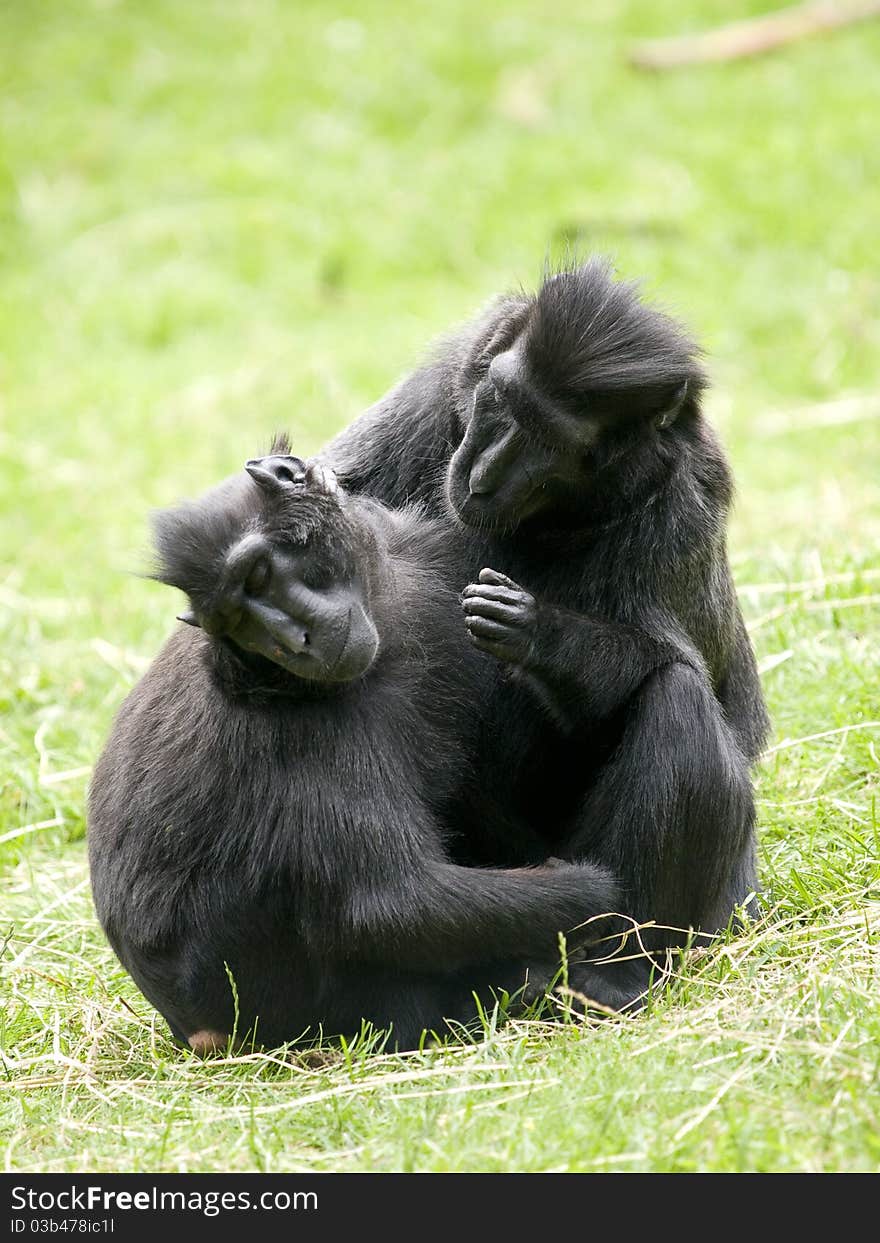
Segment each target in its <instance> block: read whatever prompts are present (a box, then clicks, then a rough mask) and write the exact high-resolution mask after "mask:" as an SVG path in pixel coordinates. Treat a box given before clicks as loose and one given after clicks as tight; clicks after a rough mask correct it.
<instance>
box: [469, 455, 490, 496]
mask: <svg viewBox="0 0 880 1243" xmlns="http://www.w3.org/2000/svg"><path fill="white" fill-rule="evenodd" d="M485 456H486V455H485V454H482V455H481V456H480V457H479V458H478V459H477V462H476V465H475V466H474V468H473V470H472V471H471V473H470V478H469V479H468V491H469V492H470V494H471V496H490V495H491V494H492V493H493V492H494V491H495V481H494V478H493V471H492V463H491V462H489V463H486V462H485V461H484V458H485Z"/></svg>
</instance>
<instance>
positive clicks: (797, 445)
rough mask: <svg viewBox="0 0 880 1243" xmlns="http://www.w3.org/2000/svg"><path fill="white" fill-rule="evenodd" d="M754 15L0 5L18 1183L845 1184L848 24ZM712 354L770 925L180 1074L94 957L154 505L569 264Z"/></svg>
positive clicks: (509, 7)
mask: <svg viewBox="0 0 880 1243" xmlns="http://www.w3.org/2000/svg"><path fill="white" fill-rule="evenodd" d="M763 7H766V6H765V5H763V4H762V3H757V2H755V3H750V2H744V0H743V2H740V3H737V4H736V5H735V6H731V5H730V4H728V3H722V0H712V2H711V3H698V2H697V0H690V2H688V0H676V2H675V3H669V4H666V5H662V6H658V5H654V4H650V3H648V0H640V2H638V3H636V2H634V3H629V4H626V3H615V2H614V0H602V2H601V3H598V4H595V5H586V4H583V3H580V2H577V0H557V2H556V3H555V4H554V5H552V6H550V7H549V8H548V6H546V5H538V4H535V3H526V2H525V0H491V2H487V3H485V4H482V5H479V6H475V5H473V4H471V3H465V2H464V0H450V3H446V4H444V5H442V6H437V5H436V4H427V3H422V2H421V0H418V2H415V3H414V2H413V0H407V2H406V3H403V0H401V2H400V3H381V4H380V3H378V2H377V0H365V2H364V3H361V4H359V5H356V6H351V7H350V8H349V9H348V10H346V11H343V12H341V13H338V14H333V13H331V11H330V9H329V6H327V5H326V4H324V3H319V2H317V0H300V3H297V4H295V5H294V4H290V5H283V4H277V3H273V2H272V0H250V2H249V3H245V2H244V0H241V2H240V3H232V2H231V0H230V2H228V3H224V2H222V0H215V2H208V0H191V2H189V3H187V4H179V3H172V0H166V2H162V0H152V2H149V3H148V2H147V0H141V2H139V3H137V4H135V3H122V2H118V3H112V2H111V0H102V2H100V3H99V2H97V0H96V2H95V3H92V4H88V3H84V2H74V3H70V2H69V0H63V2H62V0H57V2H52V0H43V2H42V3H40V4H20V3H5V4H2V5H0V48H2V52H0V56H2V91H0V131H2V139H0V142H2V146H0V262H2V271H3V281H2V288H0V385H2V389H0V401H2V415H0V418H2V422H0V489H2V492H0V494H2V497H3V501H2V505H3V524H2V541H3V544H2V558H3V563H4V564H3V569H2V574H0V614H2V627H3V632H2V633H3V640H2V651H0V707H2V722H0V748H2V771H0V780H2V786H0V885H2V898H0V901H2V912H0V946H3V954H2V959H0V1002H2V1020H0V1048H2V1066H3V1067H4V1069H5V1073H4V1074H0V1153H2V1161H3V1163H4V1164H5V1166H6V1167H7V1168H11V1169H19V1170H67V1169H88V1170H116V1169H142V1170H160V1169H162V1170H178V1169H180V1170H199V1169H205V1170H221V1169H238V1170H244V1169H266V1170H281V1169H295V1170H325V1169H330V1170H343V1169H352V1170H367V1169H379V1170H391V1169H408V1170H410V1169H413V1170H449V1169H459V1170H507V1169H514V1170H545V1169H561V1170H592V1169H612V1170H616V1169H627V1170H629V1169H648V1170H707V1169H712V1170H746V1169H760V1170H841V1169H859V1170H864V1169H877V1168H878V1167H880V1138H878V1136H880V1097H878V1091H877V1088H878V1054H877V1049H878V1047H880V1045H878V1041H880V1006H878V997H880V990H878V987H877V984H878V981H877V970H878V953H877V939H878V936H880V907H878V905H877V902H878V888H877V882H878V874H877V856H878V852H877V845H878V814H877V804H876V797H877V789H878V777H880V754H878V747H880V723H878V722H880V702H878V699H880V696H878V659H880V630H878V625H877V617H878V611H877V605H878V602H880V556H878V551H877V550H878V537H880V398H878V394H877V389H878V378H880V363H878V358H880V326H878V325H880V316H878V311H880V270H878V259H880V254H878V248H877V221H878V219H880V146H878V144H877V141H876V117H877V116H878V114H880V76H878V74H877V71H876V66H877V63H878V57H880V25H874V26H870V25H866V26H863V27H859V28H855V29H852V30H850V31H846V32H843V33H840V34H838V35H836V36H834V37H833V38H828V39H820V40H815V41H812V42H809V43H803V44H801V45H799V46H797V47H793V48H791V49H789V50H787V51H786V52H784V53H782V54H779V55H775V56H772V57H768V58H765V59H763V60H760V61H755V62H752V63H742V64H735V65H730V66H727V67H715V68H709V69H694V70H688V71H682V72H680V73H677V74H674V75H669V76H663V77H654V76H649V75H639V74H636V73H635V72H633V71H631V70H629V69H627V67H626V65H625V60H624V52H625V48H626V46H627V43H628V41H629V40H630V39H631V38H633V37H635V36H641V35H645V34H661V33H667V32H669V31H670V30H684V29H689V28H697V27H699V26H702V25H706V24H710V23H711V22H713V21H717V20H720V19H721V18H722V16H724V15H729V14H730V13H731V11H732V9H733V8H735V9H736V10H737V11H738V12H741V13H746V12H749V11H758V10H760V9H761V8H763ZM572 242H573V243H575V244H577V245H579V246H580V247H581V248H582V249H584V250H586V251H592V250H602V251H604V252H606V253H610V254H612V255H613V256H614V257H615V258H616V260H617V261H618V263H619V265H620V267H621V269H622V270H623V271H624V272H625V273H626V274H628V275H634V274H640V275H644V276H645V278H646V283H647V287H648V289H649V290H650V291H652V292H653V293H655V294H659V295H660V296H661V297H662V299H663V300H664V301H665V302H666V303H667V304H669V305H671V306H672V307H674V308H675V309H676V310H678V311H679V312H681V313H682V314H683V315H684V316H685V317H686V318H687V319H688V320H689V322H690V323H691V324H692V325H693V326H694V328H695V329H696V330H697V331H698V333H699V334H700V335H701V336H702V338H703V339H704V340H705V341H706V343H707V347H708V349H709V355H710V361H711V368H712V371H713V374H714V377H715V381H716V387H715V393H714V397H713V399H712V412H713V415H714V417H715V419H716V421H717V422H718V423H719V424H720V426H721V428H722V431H723V433H724V436H725V438H726V440H727V443H728V445H729V447H730V451H731V456H732V458H733V462H734V467H735V469H736V472H737V477H738V479H739V486H740V500H739V507H738V510H737V514H736V517H735V520H734V525H733V530H732V537H731V551H732V556H733V559H734V564H735V568H736V574H737V580H738V583H739V586H740V589H741V592H742V598H743V603H744V607H745V609H746V612H747V616H748V618H749V621H750V624H751V626H752V632H753V635H754V640H755V643H756V645H757V648H758V652H759V656H760V659H761V661H762V667H763V669H764V671H765V684H766V690H767V695H768V698H769V701H770V705H771V709H772V712H773V718H774V725H775V740H774V742H773V744H772V745H771V749H770V751H769V753H768V756H767V758H766V760H765V762H764V763H763V765H762V766H761V769H760V772H759V774H758V780H759V796H760V819H761V841H762V870H763V879H764V882H765V884H766V886H767V887H768V891H769V899H770V905H771V909H770V913H769V914H768V916H767V918H766V920H765V921H764V923H763V924H762V925H760V926H758V927H757V928H755V929H754V931H753V932H752V933H751V934H750V935H748V936H746V937H744V938H742V939H740V940H739V941H737V942H735V943H731V944H730V945H728V946H726V947H722V949H721V950H720V951H719V953H718V954H717V955H716V956H714V957H710V958H708V959H703V960H701V961H699V962H694V963H693V964H691V965H690V966H689V967H688V969H687V972H686V974H685V976H684V977H683V978H682V979H681V980H680V981H679V982H678V983H677V984H676V985H675V986H674V987H673V988H672V990H671V991H670V993H669V995H668V996H665V997H663V998H661V999H659V1000H658V1002H657V1004H656V1005H655V1006H654V1008H653V1009H652V1011H651V1013H649V1014H648V1015H646V1016H644V1017H642V1018H640V1019H639V1020H637V1021H621V1022H618V1023H607V1024H605V1025H604V1026H602V1027H600V1028H599V1029H596V1030H583V1029H581V1028H580V1027H578V1026H577V1025H570V1026H567V1027H557V1028H555V1029H552V1030H548V1029H546V1028H543V1027H540V1026H537V1025H529V1024H521V1025H518V1026H514V1027H511V1028H507V1029H505V1030H504V1031H498V1032H495V1031H490V1034H489V1038H488V1039H487V1041H486V1042H485V1043H483V1044H480V1045H475V1046H469V1047H468V1046H464V1047H461V1048H459V1049H455V1050H450V1051H430V1052H426V1053H425V1054H423V1055H419V1056H412V1057H407V1058H398V1057H378V1056H370V1055H369V1053H368V1052H367V1050H358V1049H357V1048H355V1049H354V1050H349V1051H348V1052H347V1053H345V1054H340V1055H337V1056H335V1057H328V1058H327V1059H325V1060H324V1061H323V1062H320V1063H318V1062H315V1061H314V1060H311V1061H309V1060H299V1061H295V1062H293V1063H288V1062H285V1061H283V1060H281V1059H275V1058H271V1057H262V1056H260V1057H254V1058H251V1059H244V1060H240V1061H229V1062H226V1063H220V1064H217V1065H204V1064H201V1063H198V1062H195V1061H194V1060H192V1059H189V1058H188V1057H184V1056H182V1055H181V1054H179V1053H178V1052H176V1051H175V1050H174V1049H173V1048H172V1047H171V1045H170V1043H169V1041H168V1039H167V1037H166V1034H165V1032H164V1030H163V1028H162V1025H161V1024H160V1023H159V1022H157V1021H156V1020H155V1018H154V1016H153V1015H152V1014H151V1012H150V1009H149V1007H148V1006H147V1004H146V1003H145V1002H144V1001H143V1000H142V999H141V998H140V996H139V995H138V994H137V992H136V990H135V989H134V988H133V986H132V985H131V984H130V982H129V981H128V980H127V979H126V978H125V976H124V975H123V973H122V972H121V970H120V969H119V968H118V967H117V966H116V965H115V963H114V961H113V959H112V957H111V955H110V954H109V953H108V951H107V949H106V947H105V945H104V943H103V941H102V937H101V935H100V933H99V931H98V930H97V928H96V925H95V921H94V917H93V914H92V909H91V905H90V901H89V895H88V885H87V874H86V865H85V855H84V843H83V837H84V832H85V826H84V821H83V803H84V794H85V788H86V781H87V777H88V771H89V767H90V765H91V764H92V763H93V761H94V759H95V756H96V754H97V752H98V749H99V747H100V745H101V741H102V738H103V737H104V735H105V733H106V730H107V728H108V725H109V722H110V719H111V716H112V713H113V711H114V709H115V707H116V706H117V704H118V703H119V701H120V699H121V698H122V696H123V695H124V693H125V692H126V690H127V689H128V688H129V687H130V686H131V685H132V683H133V681H134V680H135V679H136V678H137V676H138V675H139V673H140V672H141V670H142V669H143V668H144V665H145V662H146V661H147V660H148V659H149V657H150V655H151V654H152V653H153V652H154V651H155V650H156V648H157V647H158V645H159V642H160V640H161V638H162V636H163V635H164V634H165V633H166V632H167V631H168V629H169V626H170V624H171V614H170V607H171V606H170V605H169V601H168V598H167V595H166V593H165V592H164V591H163V590H162V589H160V588H158V587H156V586H154V585H151V584H149V583H146V582H143V581H140V580H138V579H137V578H135V577H133V576H131V575H130V574H129V571H130V570H132V569H137V568H139V567H142V566H143V565H144V563H145V551H144V550H145V543H146V523H145V517H146V514H147V512H148V510H149V508H150V506H152V505H156V504H164V503H168V502H170V501H171V500H173V499H175V498H176V497H177V496H179V495H181V494H189V493H192V492H194V491H196V490H198V489H201V488H202V487H203V486H205V485H207V484H208V483H210V482H213V481H214V479H215V478H217V477H218V476H219V475H221V474H222V473H224V472H228V471H231V470H233V469H236V468H237V467H238V466H239V465H240V463H241V461H242V460H243V458H245V457H246V456H249V455H251V454H252V453H253V452H254V451H255V450H258V449H260V448H262V447H264V446H265V445H266V443H267V440H268V436H269V433H270V432H271V430H272V429H274V428H276V427H288V428H290V429H291V431H292V432H293V433H294V436H295V442H296V445H297V446H298V447H300V448H301V449H302V450H304V451H305V450H310V449H312V448H314V447H315V446H317V445H318V444H319V443H321V441H322V440H323V439H325V438H326V437H327V436H328V435H329V434H330V433H331V432H332V431H333V430H334V429H335V428H337V427H338V426H340V425H341V424H343V423H344V422H345V421H346V420H347V419H349V418H350V417H351V416H352V415H354V414H355V413H356V412H357V411H358V410H359V409H360V408H362V407H363V406H364V405H365V404H367V403H368V402H369V401H370V400H371V399H372V398H374V397H375V396H376V395H377V394H378V393H380V392H381V391H382V390H384V389H385V388H386V387H387V386H388V385H389V384H390V383H391V381H392V380H393V379H394V378H395V377H396V375H397V374H399V372H400V371H401V370H402V369H404V368H405V367H407V366H409V365H411V364H412V363H413V362H414V361H415V359H416V358H417V356H418V354H419V351H420V350H421V348H422V347H423V345H424V343H425V342H426V341H427V340H428V339H429V338H430V337H431V336H432V335H434V334H435V333H437V332H438V331H441V330H442V329H444V328H445V327H446V326H448V325H449V324H451V323H453V322H455V321H456V320H457V319H459V318H461V317H463V316H464V315H465V314H467V313H468V312H469V311H470V310H471V309H473V308H474V307H475V306H477V305H478V304H479V303H480V302H481V301H482V300H484V299H485V298H486V297H488V296H489V295H490V294H491V293H492V292H493V291H494V290H496V289H498V288H503V287H506V286H509V285H511V284H515V283H517V282H520V281H522V282H525V283H531V282H532V281H533V280H534V279H535V277H536V276H537V275H538V274H539V272H540V268H541V265H542V263H543V261H544V258H545V256H546V255H547V254H548V253H550V254H553V253H557V252H558V251H559V250H560V249H562V248H563V247H564V246H565V245H567V244H570V243H572Z"/></svg>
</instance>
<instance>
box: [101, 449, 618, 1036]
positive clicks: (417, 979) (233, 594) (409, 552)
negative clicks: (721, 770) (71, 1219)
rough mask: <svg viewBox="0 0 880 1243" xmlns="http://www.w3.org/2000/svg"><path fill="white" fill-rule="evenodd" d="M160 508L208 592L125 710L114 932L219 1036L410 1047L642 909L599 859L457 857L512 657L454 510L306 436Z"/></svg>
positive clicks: (144, 980)
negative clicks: (490, 863)
mask: <svg viewBox="0 0 880 1243" xmlns="http://www.w3.org/2000/svg"><path fill="white" fill-rule="evenodd" d="M246 470H247V473H244V472H242V474H241V475H240V476H238V477H233V478H232V479H230V480H227V481H226V482H225V483H224V484H222V485H220V487H219V488H217V489H215V490H214V491H212V492H211V493H209V494H208V495H207V496H206V497H204V498H203V499H202V500H201V501H198V502H194V503H190V504H185V505H183V506H180V507H178V508H176V509H172V510H168V511H165V512H162V513H160V514H159V515H158V516H157V519H156V526H155V533H156V544H157V549H158V558H159V564H158V569H157V572H156V577H157V578H158V579H160V580H161V581H163V582H165V583H168V584H171V585H173V586H175V587H178V588H180V589H182V590H183V591H184V592H186V594H187V595H188V596H189V602H190V608H189V610H188V611H187V612H186V613H185V614H183V616H182V617H181V620H182V621H185V622H188V623H189V625H187V626H181V627H180V629H179V630H178V631H177V632H176V633H175V634H174V635H173V636H172V637H171V639H170V640H169V641H168V643H167V644H166V646H165V647H164V649H163V650H162V651H161V653H160V654H159V656H158V657H157V658H156V660H155V661H154V663H153V664H152V666H151V668H150V669H149V671H148V672H147V673H146V675H145V676H144V678H143V679H142V681H141V682H140V683H139V684H138V686H137V687H136V688H135V689H134V690H133V691H132V692H131V694H130V695H129V696H128V698H127V699H126V701H125V702H124V704H123V705H122V707H121V709H120V711H119V714H118V716H117V718H116V722H115V725H114V727H113V731H112V734H111V736H110V739H109V742H108V744H107V746H106V748H105V750H104V753H103V754H102V756H101V758H100V761H99V763H98V765H97V768H96V770H95V774H94V779H93V782H92V787H91V791H90V801H89V856H90V864H91V877H92V887H93V893H94V899H95V906H96V909H97V912H98V916H99V919H100V921H101V924H102V926H103V928H104V930H105V932H106V934H107V937H108V939H109V941H110V943H111V945H112V946H113V949H114V950H115V952H116V954H117V955H118V957H119V959H120V961H121V962H122V964H123V965H124V966H125V967H126V968H127V970H128V971H129V972H130V973H131V975H132V976H133V977H134V979H135V981H136V983H137V984H138V986H139V988H140V989H141V991H142V992H143V993H144V995H145V996H146V997H147V998H148V999H149V1001H150V1002H152V1004H153V1005H155V1007H156V1008H157V1009H158V1010H159V1011H160V1012H161V1013H162V1015H163V1016H164V1017H165V1019H166V1020H167V1022H168V1023H169V1025H170V1027H171V1030H172V1032H173V1034H174V1036H175V1037H176V1038H177V1039H178V1040H179V1041H181V1042H183V1041H188V1042H189V1044H190V1045H191V1046H192V1047H193V1048H194V1049H197V1050H198V1051H200V1052H209V1051H211V1050H213V1049H215V1048H221V1047H225V1046H226V1043H227V1041H228V1040H229V1039H230V1038H231V1037H232V1036H233V1033H235V1035H236V1039H237V1040H239V1041H240V1040H242V1039H243V1038H250V1039H253V1040H255V1041H256V1042H257V1043H259V1044H261V1045H267V1046H268V1045H276V1044H279V1043H281V1042H283V1041H290V1040H296V1039H298V1038H300V1037H304V1036H309V1037H311V1038H314V1037H315V1036H316V1035H317V1034H318V1033H319V1032H323V1033H324V1034H325V1035H327V1036H335V1035H339V1034H342V1035H345V1036H348V1037H351V1036H352V1035H353V1034H357V1032H358V1031H359V1030H360V1029H361V1025H362V1021H363V1020H367V1021H370V1022H372V1023H373V1024H374V1025H376V1026H377V1027H380V1028H390V1029H391V1033H392V1040H393V1042H394V1044H396V1045H397V1047H399V1048H409V1047H412V1046H414V1045H417V1044H418V1042H419V1040H420V1038H421V1036H422V1033H423V1031H424V1030H426V1029H427V1030H433V1031H437V1032H440V1031H443V1030H448V1029H447V1028H446V1021H448V1020H452V1021H455V1022H459V1023H465V1022H467V1021H469V1020H471V1019H473V1018H474V1017H475V1015H476V1010H477V1007H476V1005H475V1002H474V998H473V993H474V991H477V992H478V993H482V994H484V996H485V997H486V998H487V999H488V995H489V992H490V990H492V989H493V988H496V987H497V988H502V989H505V990H507V991H508V992H511V993H512V992H514V991H515V990H516V989H518V988H519V987H520V985H522V984H523V982H524V980H525V977H526V968H527V965H528V964H530V963H534V962H537V963H539V964H540V965H541V970H543V971H544V972H545V978H547V977H549V976H552V974H553V969H554V965H555V964H556V963H558V933H559V932H560V931H568V930H570V929H573V928H576V927H578V926H581V925H584V924H585V923H586V921H591V922H589V923H588V924H587V926H586V927H584V928H582V929H581V931H580V932H579V933H577V934H575V937H574V939H575V941H577V940H578V938H581V939H583V940H584V941H591V940H596V939H598V938H599V937H600V936H601V935H602V929H603V927H604V926H605V925H607V923H608V921H605V920H603V918H602V916H603V914H604V913H605V912H609V911H614V910H616V909H617V907H618V899H619V895H618V891H617V888H616V885H615V882H614V880H613V878H612V876H611V875H610V873H609V871H608V870H607V869H606V868H604V867H602V866H599V865H594V864H591V863H576V864H562V865H558V864H556V865H554V864H550V865H548V866H543V867H534V868H521V869H510V870H498V871H491V870H486V869H484V870H480V869H476V868H472V867H462V866H459V865H456V864H455V863H453V862H451V861H450V859H449V857H448V855H447V853H446V851H445V848H444V832H445V829H446V824H445V821H444V817H446V816H447V814H453V813H452V812H451V810H450V809H452V808H454V806H455V804H456V802H457V800H458V798H459V797H460V795H459V787H461V785H462V783H463V782H464V781H465V780H466V777H467V775H468V772H469V765H470V762H471V757H472V756H473V755H475V754H476V753H477V746H476V738H475V723H476V721H477V718H476V716H475V714H474V711H473V700H474V697H475V695H476V697H477V698H479V685H480V678H481V676H482V677H483V678H484V679H485V673H486V670H491V669H492V663H493V662H491V661H488V660H486V658H485V657H484V656H482V655H480V654H479V653H478V652H476V651H474V650H472V649H471V647H470V645H469V643H468V641H467V638H466V636H465V634H464V631H463V629H462V627H461V621H460V612H459V591H460V584H461V577H460V575H461V569H460V560H459V558H460V552H459V551H458V550H457V549H456V547H455V541H454V540H451V539H450V535H449V531H448V529H447V528H446V527H445V526H444V524H442V523H439V522H436V521H430V520H425V519H424V518H423V517H421V516H420V515H419V514H418V513H407V512H392V511H390V510H387V509H385V508H384V507H383V506H381V505H380V504H378V503H376V502H375V501H372V500H369V499H365V498H349V497H347V496H346V495H345V494H344V493H343V492H342V491H340V490H339V489H338V488H337V487H336V485H335V480H334V479H333V476H332V473H331V472H328V471H326V470H324V469H323V468H322V467H320V466H319V465H317V464H313V465H310V466H308V467H305V466H304V465H303V463H302V462H301V461H300V460H299V459H297V458H293V457H291V456H290V455H289V453H288V449H287V445H286V443H279V444H276V446H275V448H274V451H273V455H272V456H270V457H268V458H263V459H255V460H253V461H251V462H249V463H248V465H247V468H246Z"/></svg>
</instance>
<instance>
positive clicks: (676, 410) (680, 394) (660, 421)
mask: <svg viewBox="0 0 880 1243" xmlns="http://www.w3.org/2000/svg"><path fill="white" fill-rule="evenodd" d="M687 395H688V382H687V380H684V381H682V383H681V384H679V386H678V388H677V389H676V390H675V392H674V393H673V394H672V397H671V398H670V399H669V401H668V402H667V403H666V405H664V407H663V409H662V410H660V411H659V412H658V413H657V414H655V415H654V426H655V427H659V428H661V429H662V428H664V427H669V425H670V424H671V423H674V422H675V420H676V419H677V418H678V416H679V414H680V412H681V408H682V406H683V405H684V402H685V398H686V397H687Z"/></svg>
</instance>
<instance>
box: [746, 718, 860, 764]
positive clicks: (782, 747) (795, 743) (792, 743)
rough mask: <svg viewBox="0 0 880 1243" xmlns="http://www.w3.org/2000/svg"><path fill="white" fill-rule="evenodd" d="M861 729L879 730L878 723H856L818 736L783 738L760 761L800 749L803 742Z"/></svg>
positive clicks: (817, 740) (816, 740)
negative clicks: (793, 748) (779, 753)
mask: <svg viewBox="0 0 880 1243" xmlns="http://www.w3.org/2000/svg"><path fill="white" fill-rule="evenodd" d="M861 729H880V721H856V722H854V723H853V724H852V725H841V726H839V728H837V729H823V730H822V731H821V732H820V733H818V734H805V735H804V737H803V738H783V740H782V742H777V743H776V745H775V746H773V747H768V748H767V750H766V751H765V752H764V754H763V755H762V756H761V759H762V760H766V759H769V758H770V756H771V755H776V754H778V752H780V751H789V750H790V749H791V748H792V747H801V746H803V745H804V743H805V742H819V741H820V740H821V739H822V738H834V737H835V736H836V735H837V734H851V733H855V731H856V730H861Z"/></svg>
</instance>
